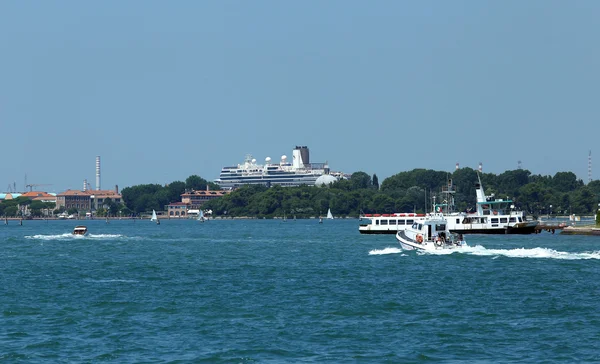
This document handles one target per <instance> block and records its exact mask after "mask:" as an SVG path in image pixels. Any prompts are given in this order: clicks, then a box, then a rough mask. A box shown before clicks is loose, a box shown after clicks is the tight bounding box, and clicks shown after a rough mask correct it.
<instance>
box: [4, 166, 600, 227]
mask: <svg viewBox="0 0 600 364" xmlns="http://www.w3.org/2000/svg"><path fill="white" fill-rule="evenodd" d="M477 175H478V172H477V171H476V170H473V169H471V168H461V169H458V170H455V171H454V172H453V173H448V172H444V171H434V170H427V169H414V170H412V171H406V172H400V173H398V174H396V175H394V176H392V177H389V178H387V179H385V180H384V181H383V183H382V184H381V186H379V181H378V179H377V176H376V175H373V177H372V178H371V177H369V175H368V174H366V173H364V172H355V173H353V174H352V176H351V177H350V178H349V179H348V180H341V181H338V182H336V183H333V184H331V185H330V186H322V187H316V186H300V187H281V186H277V185H276V186H273V187H271V188H267V187H265V186H258V185H254V186H250V185H249V186H244V187H241V188H239V189H237V190H235V191H233V192H232V193H230V194H227V195H225V196H224V197H222V198H218V199H214V200H210V201H208V202H207V203H206V204H205V205H204V206H205V208H206V209H210V210H213V215H216V216H249V217H258V218H262V217H266V218H273V217H282V216H283V215H284V214H285V215H286V216H288V217H290V218H291V217H292V216H296V217H298V218H307V217H318V216H323V215H325V213H326V212H327V209H329V208H331V210H332V212H333V214H334V215H335V216H340V217H343V216H355V217H356V216H358V215H359V214H360V213H361V212H363V213H393V212H421V213H422V212H426V211H430V210H431V196H432V195H434V194H435V195H437V196H443V195H442V194H441V193H440V191H441V189H442V187H446V186H448V183H449V181H452V186H453V188H454V191H455V204H456V208H457V210H459V211H464V210H467V209H469V208H474V207H475V202H476V198H475V183H476V182H477V181H478V176H477ZM481 180H482V183H483V185H484V187H485V190H486V191H485V192H486V194H491V193H493V194H494V195H495V196H496V197H497V198H503V199H505V198H508V199H511V200H513V202H514V204H515V206H516V207H517V208H518V209H521V210H524V211H526V212H527V213H529V214H533V215H537V214H546V213H550V212H552V213H554V214H557V213H558V214H565V215H566V214H570V213H575V214H592V213H594V212H595V211H596V209H597V204H598V196H600V182H599V181H593V182H591V183H589V184H588V185H587V186H586V185H584V184H583V182H582V181H581V180H577V179H576V177H575V175H574V174H573V173H571V172H559V173H557V174H556V175H554V177H552V176H541V175H531V172H529V171H528V170H512V171H505V172H504V173H502V174H500V175H494V174H491V173H484V174H481ZM207 185H208V186H209V188H210V189H211V190H216V189H218V186H216V185H215V186H213V185H214V184H213V183H212V182H207V181H206V180H204V179H203V178H201V177H199V176H196V175H193V176H190V177H188V178H187V179H186V181H185V182H180V181H175V182H172V183H170V184H169V185H167V186H164V187H163V186H161V185H156V184H147V185H138V186H132V187H127V188H124V189H123V191H122V195H123V201H124V202H125V205H126V207H124V210H122V211H121V214H122V215H123V216H128V214H130V213H133V212H135V213H142V212H147V211H151V210H152V209H155V210H162V209H164V207H165V205H167V204H169V203H171V202H177V201H181V194H182V193H184V191H185V190H186V189H188V190H189V189H197V190H203V189H206V186H207ZM437 201H438V202H440V201H442V200H439V199H438V200H437ZM550 205H552V209H550ZM6 206H8V205H6ZM6 206H3V204H1V205H0V208H6ZM107 208H108V210H109V211H110V212H109V213H110V214H113V215H114V214H117V213H118V210H114V207H113V206H112V204H111V205H109V206H107ZM551 210H552V211H551ZM0 211H2V210H0Z"/></svg>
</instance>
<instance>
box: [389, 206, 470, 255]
mask: <svg viewBox="0 0 600 364" xmlns="http://www.w3.org/2000/svg"><path fill="white" fill-rule="evenodd" d="M396 239H397V240H398V242H400V245H401V246H402V249H404V250H438V249H460V248H462V247H463V246H465V245H466V244H465V241H464V240H463V237H462V235H457V234H452V233H451V232H450V231H449V230H448V225H447V221H446V219H445V217H444V215H442V214H437V213H436V214H428V215H427V216H426V217H425V218H424V219H423V220H420V221H415V222H414V223H413V224H412V225H411V226H409V227H407V228H406V229H404V230H399V231H398V232H397V233H396Z"/></svg>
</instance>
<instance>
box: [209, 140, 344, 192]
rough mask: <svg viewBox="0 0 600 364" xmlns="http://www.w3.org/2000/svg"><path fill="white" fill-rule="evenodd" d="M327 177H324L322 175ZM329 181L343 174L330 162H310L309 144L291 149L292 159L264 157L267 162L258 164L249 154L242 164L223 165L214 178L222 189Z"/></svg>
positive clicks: (312, 183) (292, 185) (290, 185)
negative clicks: (334, 170)
mask: <svg viewBox="0 0 600 364" xmlns="http://www.w3.org/2000/svg"><path fill="white" fill-rule="evenodd" d="M323 176H325V177H323ZM319 177H323V178H321V180H319V181H323V180H324V179H326V183H330V182H332V181H334V180H338V179H339V178H340V177H341V174H340V173H330V171H329V166H328V165H327V163H310V154H309V150H308V147H306V146H296V147H295V148H294V150H293V151H292V162H291V163H290V162H289V161H288V159H287V156H285V155H283V156H281V160H280V161H279V162H278V163H273V162H271V158H270V157H267V158H266V159H265V164H264V165H263V164H257V162H256V159H254V158H253V157H252V155H247V156H246V158H245V160H244V163H243V164H238V165H237V166H231V167H223V169H221V174H220V175H219V178H218V179H216V180H215V183H217V184H218V185H219V186H220V187H221V188H222V189H234V188H238V187H241V186H243V185H248V184H255V185H256V184H258V185H264V186H268V187H270V186H273V185H280V186H284V187H295V186H301V185H308V186H314V185H315V184H318V182H317V180H318V179H319Z"/></svg>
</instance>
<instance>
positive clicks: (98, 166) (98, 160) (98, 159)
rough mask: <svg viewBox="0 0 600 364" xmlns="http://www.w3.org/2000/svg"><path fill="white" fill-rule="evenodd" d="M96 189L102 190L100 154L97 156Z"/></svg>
mask: <svg viewBox="0 0 600 364" xmlns="http://www.w3.org/2000/svg"><path fill="white" fill-rule="evenodd" d="M96 190H97V191H100V156H99V155H97V156H96Z"/></svg>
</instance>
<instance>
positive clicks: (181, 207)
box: [167, 190, 231, 218]
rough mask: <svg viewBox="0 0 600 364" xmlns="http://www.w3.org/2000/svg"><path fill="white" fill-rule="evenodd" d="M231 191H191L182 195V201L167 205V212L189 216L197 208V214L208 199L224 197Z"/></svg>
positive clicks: (172, 215) (170, 215)
mask: <svg viewBox="0 0 600 364" xmlns="http://www.w3.org/2000/svg"><path fill="white" fill-rule="evenodd" d="M230 192H231V191H210V190H206V191H190V192H185V193H183V194H182V195H181V202H173V203H170V204H168V205H167V214H168V216H169V217H175V218H177V217H179V218H181V217H188V215H189V214H190V210H195V211H194V212H195V214H197V213H198V211H199V210H200V209H201V208H202V205H204V203H205V202H206V201H210V200H213V199H215V198H219V197H223V196H225V195H226V194H228V193H230Z"/></svg>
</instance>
